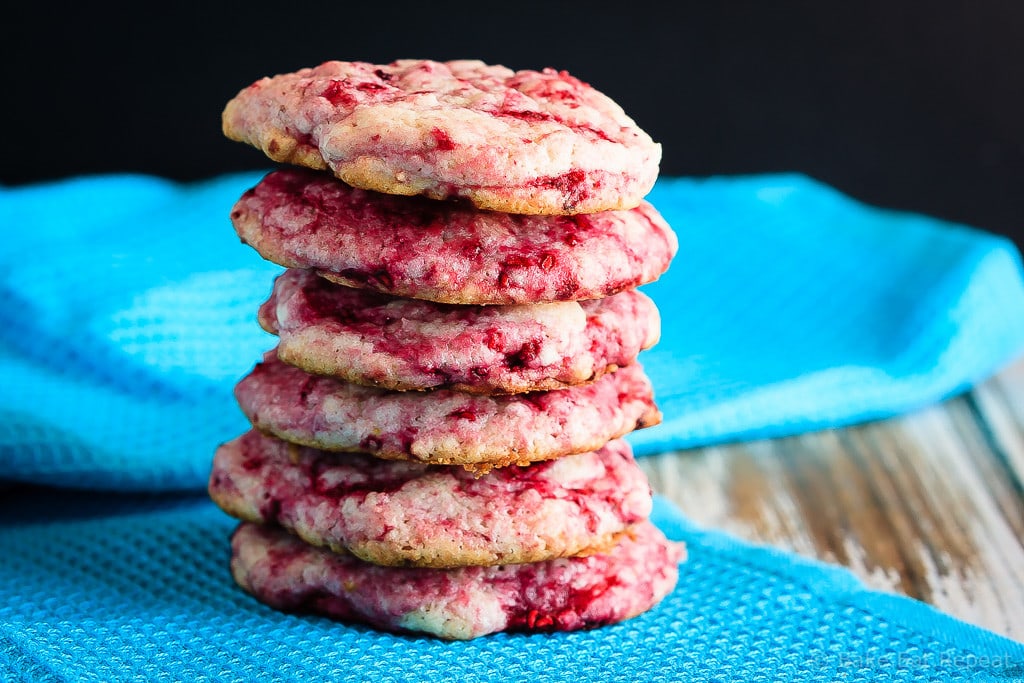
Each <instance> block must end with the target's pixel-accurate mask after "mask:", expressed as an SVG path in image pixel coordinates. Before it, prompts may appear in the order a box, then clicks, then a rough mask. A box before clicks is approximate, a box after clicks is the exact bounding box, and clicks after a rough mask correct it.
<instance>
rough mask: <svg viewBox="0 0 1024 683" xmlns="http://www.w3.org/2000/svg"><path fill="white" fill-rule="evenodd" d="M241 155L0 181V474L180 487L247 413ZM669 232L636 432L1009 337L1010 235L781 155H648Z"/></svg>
mask: <svg viewBox="0 0 1024 683" xmlns="http://www.w3.org/2000/svg"><path fill="white" fill-rule="evenodd" d="M260 176H261V174H259V173H243V174H236V175H229V176H224V177H219V178H215V179H211V180H208V181H206V182H199V183H191V184H178V183H173V182H170V181H168V180H164V179H159V178H154V177H148V176H138V175H119V176H101V177H88V178H77V179H71V180H66V181H60V182H54V183H48V184H40V185H33V186H28V187H18V188H0V230H2V234H3V239H2V240H0V378H2V380H3V388H2V391H0V480H4V479H7V480H11V481H17V482H33V483H45V484H49V485H55V486H67V487H79V488H94V489H106V490H120V491H174V490H198V489H201V488H203V487H204V486H205V482H206V477H207V474H208V472H209V466H210V460H211V457H212V452H213V449H214V447H215V446H216V444H218V443H219V442H221V441H225V440H227V439H229V438H232V437H233V436H235V435H237V434H239V433H240V432H242V431H243V430H244V429H245V428H246V422H245V420H244V419H243V418H242V415H241V413H240V412H239V411H238V409H237V407H236V406H235V404H234V401H233V399H232V396H231V390H232V387H233V385H234V383H235V382H236V381H237V380H238V379H239V378H240V377H241V376H242V375H244V374H245V373H246V372H247V371H248V370H249V369H250V368H251V367H252V365H253V364H254V363H255V362H256V360H257V359H258V358H260V356H261V355H262V352H263V351H264V350H266V349H268V348H270V347H271V346H273V343H274V338H273V337H271V336H270V335H267V334H265V333H264V332H262V331H261V330H260V329H259V327H258V326H257V324H256V321H255V315H256V308H257V307H258V305H259V304H260V303H261V302H262V301H263V300H264V299H265V298H266V296H267V294H268V293H269V291H270V287H271V282H272V280H273V277H274V276H275V275H276V274H277V273H279V272H280V270H281V269H280V268H279V267H277V266H274V265H272V264H269V263H267V262H265V261H263V260H261V259H260V258H259V256H258V255H256V253H255V252H254V251H252V250H251V249H250V248H248V247H246V246H244V245H241V244H239V241H238V238H237V237H236V236H235V233H234V231H233V230H232V229H231V226H230V223H229V221H228V213H229V212H230V209H231V206H232V204H233V203H234V201H235V200H236V199H237V198H238V197H239V195H241V193H242V192H243V191H244V190H245V189H247V188H248V187H250V186H251V185H253V184H255V183H256V182H257V181H258V179H259V178H260ZM649 199H650V200H651V201H652V202H653V203H654V204H655V206H657V207H658V208H659V209H660V210H661V212H662V213H663V214H664V215H665V217H666V218H667V219H668V221H669V222H670V223H671V224H672V225H673V227H674V228H675V229H676V232H677V233H678V235H679V241H680V248H679V255H678V256H677V257H676V259H675V261H674V262H673V265H672V267H671V268H670V270H669V272H668V273H667V274H666V275H665V276H663V277H662V278H661V280H659V281H658V282H656V283H654V284H652V285H649V286H647V287H646V288H645V290H646V291H647V292H648V293H650V294H651V296H653V297H654V299H655V301H656V302H657V304H658V306H659V308H660V309H661V313H662V318H663V331H662V340H661V342H660V344H659V345H658V346H656V347H655V348H654V349H652V350H650V351H647V352H645V353H644V354H643V355H642V360H643V363H644V365H645V366H646V368H647V370H648V372H649V374H650V375H651V377H652V378H653V380H654V384H655V389H656V392H657V395H658V401H659V404H660V406H661V408H662V410H663V412H664V414H665V421H664V423H663V424H662V425H660V426H658V427H655V428H652V429H648V430H643V431H640V432H636V433H634V434H632V435H631V436H630V439H631V441H632V443H633V445H634V446H635V448H636V450H637V452H638V453H640V454H645V453H653V452H657V451H663V450H670V449H676V448H684V447H689V446H697V445H701V444H707V443H712V442H717V441H724V440H735V439H746V438H754V437H766V436H780V435H784V434H791V433H795V432H799V431H803V430H809V429H816V428H821V427H828V426H837V425H842V424H848V423H852V422H855V421H860V420H865V419H871V418H878V417H884V416H887V415H893V414H896V413H900V412H903V411H907V410H912V409H914V408H917V407H919V406H922V405H925V404H927V403H930V402H933V401H937V400H939V399H941V398H944V397H946V396H949V395H951V394H953V393H954V392H957V391H959V390H962V389H965V388H967V387H969V386H970V385H972V384H973V383H975V382H977V381H979V380H981V379H983V378H984V377H986V376H987V375H989V374H991V373H992V372H993V371H995V370H996V369H998V368H999V367H1000V366H1002V365H1004V364H1005V363H1007V362H1008V361H1010V360H1011V359H1012V358H1013V357H1014V356H1016V355H1017V354H1019V353H1020V352H1021V351H1022V349H1024V285H1022V280H1021V265H1020V257H1019V255H1018V253H1017V251H1016V250H1015V248H1014V247H1013V245H1012V243H1010V242H1009V241H1007V240H1005V239H1003V238H999V237H996V236H993V235H990V234H987V233H984V232H981V231H977V230H972V229H970V228H966V227H962V226H957V225H951V224H948V223H944V222H941V221H938V220H935V219H931V218H926V217H923V216H918V215H912V214H907V213H899V212H894V211H887V210H882V209H878V208H874V207H870V206H866V205H864V204H862V203H859V202H857V201H854V200H852V199H850V198H848V197H846V196H844V195H843V194H841V193H839V192H837V191H836V190H834V189H832V188H830V187H828V186H825V185H823V184H821V183H819V182H816V181H814V180H811V179H809V178H806V177H804V176H799V175H766V176H753V177H742V178H713V179H707V180H694V179H681V178H675V179H673V178H666V179H662V180H660V181H659V182H658V184H657V186H656V187H655V189H654V191H653V192H652V193H651V195H650V197H649Z"/></svg>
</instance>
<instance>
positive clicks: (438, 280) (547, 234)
mask: <svg viewBox="0 0 1024 683" xmlns="http://www.w3.org/2000/svg"><path fill="white" fill-rule="evenodd" d="M231 221H232V224H233V225H234V227H235V230H236V232H237V233H238V235H239V236H240V237H241V239H242V240H243V241H244V242H246V243H247V244H249V245H250V246H252V247H253V248H254V249H256V251H257V252H259V253H260V255H261V256H263V257H264V258H266V259H268V260H270V261H273V262H274V263H278V264H281V265H283V266H288V267H290V268H309V269H313V270H317V271H319V272H320V274H321V275H323V276H324V277H326V278H328V279H330V280H332V281H334V282H338V283H340V284H343V285H347V286H349V287H358V288H364V289H371V290H374V291H378V292H383V293H386V294H392V295H395V296H402V297H410V298H416V299H429V300H431V301H439V302H445V303H457V304H523V303H538V302H550V301H570V300H578V299H597V298H601V297H605V296H609V295H611V294H614V293H616V292H619V291H622V290H624V289H630V288H633V287H637V286H640V285H642V284H645V283H648V282H651V281H653V280H655V279H657V278H658V277H659V276H660V275H661V274H662V273H664V272H665V270H666V269H667V268H668V265H669V262H670V261H671V260H672V258H673V256H674V255H675V253H676V250H677V248H678V241H677V239H676V235H675V233H673V232H672V229H671V228H670V227H669V226H668V224H667V223H666V222H665V221H664V219H662V217H661V216H660V214H658V212H657V211H656V210H655V209H654V207H652V206H651V205H650V204H648V203H646V202H643V203H641V205H640V206H638V207H637V208H635V209H632V210H629V211H605V212H601V213H597V214H589V215H578V216H523V215H515V214H505V213H497V212H493V211H478V210H475V209H473V208H472V207H470V206H466V205H465V204H457V203H453V202H437V201H431V200H428V199H422V198H409V197H395V196H390V195H383V194H380V193H376V192H367V191H365V190H358V189H354V188H351V187H349V186H347V185H345V184H344V183H341V182H339V181H337V180H335V179H333V178H331V177H330V176H326V175H324V174H321V173H315V172H312V171H305V170H303V169H282V170H278V171H273V172H271V173H270V174H268V175H267V176H266V177H265V178H264V179H263V180H262V181H260V183H258V184H257V185H256V186H255V187H254V188H252V189H251V190H249V191H248V192H246V193H245V194H244V195H243V196H242V197H241V199H239V200H238V202H237V203H236V204H235V206H234V208H233V209H232V212H231Z"/></svg>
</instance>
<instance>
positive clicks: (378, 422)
mask: <svg viewBox="0 0 1024 683" xmlns="http://www.w3.org/2000/svg"><path fill="white" fill-rule="evenodd" d="M235 396H236V398H237V399H238V403H239V405H240V406H241V408H242V412H244V413H245V415H246V417H248V418H249V421H250V422H252V424H253V426H255V427H256V428H257V429H260V430H261V431H263V432H266V433H268V434H272V435H274V436H276V437H278V438H281V439H284V440H285V441H290V442H292V443H298V444H302V445H305V446H311V447H314V448H320V449H324V450H329V451H359V452H365V453H370V454H371V455H375V456H377V457H378V458H386V459H390V460H415V461H419V462H425V463H430V464H434V465H462V466H464V467H468V468H471V469H473V470H474V471H477V472H481V471H482V472H486V471H487V470H489V469H490V468H491V467H502V466H505V465H510V464H517V465H526V464H529V463H531V462H535V461H538V460H549V459H551V458H557V457H559V456H562V455H569V454H571V453H583V452H585V451H592V450H596V449H598V448H600V447H601V446H602V445H603V444H604V443H605V442H607V441H609V440H611V439H615V438H618V437H620V436H622V435H624V434H626V433H628V432H631V431H633V430H634V429H640V428H643V427H649V426H652V425H655V424H658V423H659V422H660V421H661V413H660V412H659V411H658V409H657V407H656V406H655V405H654V396H653V390H652V389H651V383H650V381H649V380H648V379H647V376H646V375H644V372H643V369H642V368H641V367H640V366H639V365H638V364H635V363H634V364H633V365H627V366H626V367H624V368H621V369H620V370H617V371H616V372H613V373H610V374H607V375H604V376H603V377H601V378H600V379H598V380H597V381H596V382H592V383H590V384H585V385H582V386H579V387H571V388H569V389H561V390H559V391H547V392H536V393H531V394H512V395H504V396H481V395H473V394H467V393H464V392H459V391H450V390H447V389H438V390H435V391H427V392H396V391H387V390H384V389H377V388H374V387H364V386H360V385H358V384H351V383H349V382H342V381H340V380H336V379H332V378H330V377H318V376H316V375H310V374H308V373H306V372H305V371H303V370H300V369H299V368H296V367H293V366H291V365H288V364H286V363H282V362H281V361H280V360H279V359H278V358H277V355H276V354H275V353H274V352H273V351H270V352H268V353H267V355H266V356H265V357H264V359H263V362H262V363H260V364H258V365H257V366H256V367H255V369H253V371H252V372H251V373H250V374H249V375H248V376H246V377H245V378H244V379H242V381H241V382H239V383H238V386H237V387H235Z"/></svg>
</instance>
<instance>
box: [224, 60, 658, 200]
mask: <svg viewBox="0 0 1024 683" xmlns="http://www.w3.org/2000/svg"><path fill="white" fill-rule="evenodd" d="M222 123H223V129H224V133H225V135H227V136H228V137H229V138H231V139H233V140H238V141H240V142H245V143H248V144H251V145H253V146H255V147H258V148H259V149H262V150H263V151H264V152H265V153H266V154H267V155H268V156H269V157H270V158H271V159H273V160H275V161H281V162H288V163H293V164H299V165H302V166H308V167H309V168H313V169H318V170H330V171H331V172H332V173H333V174H334V175H335V176H337V177H338V178H340V179H341V180H343V181H345V182H346V183H348V184H349V185H352V186H354V187H359V188H363V189H367V190H376V191H378V192H385V193H388V194H399V195H425V196H427V197H430V198H431V199H447V198H464V199H467V200H469V201H470V202H471V203H472V204H473V205H475V206H476V207H477V208H481V209H490V210H494V211H502V212H507V213H524V214H574V213H593V212H596V211H606V210H609V209H628V208H632V207H635V206H637V205H638V204H639V203H640V200H641V199H642V198H643V197H644V195H646V194H647V193H648V192H649V191H650V189H651V187H652V186H653V185H654V181H655V178H656V177H657V175H658V164H659V163H660V161H661V146H660V145H658V144H657V143H655V142H654V141H653V140H651V138H650V136H649V135H647V134H646V133H645V132H643V131H642V130H641V129H640V128H639V127H638V126H637V125H636V123H635V122H634V121H633V120H632V119H630V118H629V117H628V116H627V115H626V114H625V113H624V112H623V111H622V108H621V107H620V106H619V105H617V104H616V103H615V102H614V101H612V100H611V99H610V98H609V97H607V96H606V95H604V94H602V93H601V92H599V91H597V90H596V89H594V88H593V87H591V86H590V85H588V84H586V83H584V82H582V81H580V80H578V79H576V78H574V77H573V76H571V75H569V74H568V73H566V72H564V71H555V70H554V69H544V70H543V71H530V70H524V71H512V70H510V69H507V68H505V67H503V66H490V65H487V64H484V63H483V62H480V61H475V60H461V61H452V62H435V61H430V60H412V59H405V60H399V61H396V62H393V63H391V64H383V65H377V64H367V63H365V62H339V61H332V62H326V63H324V64H321V65H319V66H317V67H314V68H310V69H302V70H300V71H297V72H295V73H289V74H281V75H277V76H274V77H272V78H263V79H260V80H258V81H256V82H255V83H253V84H252V85H250V86H249V87H247V88H245V89H243V90H242V91H241V92H239V93H238V95H237V96H235V97H234V98H233V99H232V100H231V101H230V102H228V104H227V106H226V107H225V109H224V113H223V116H222Z"/></svg>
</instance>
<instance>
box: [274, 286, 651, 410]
mask: <svg viewBox="0 0 1024 683" xmlns="http://www.w3.org/2000/svg"><path fill="white" fill-rule="evenodd" d="M259 321H260V325H262V326H263V328H264V329H265V330H267V331H268V332H271V333H273V334H277V335H279V336H280V343H279V344H278V347H277V354H278V357H279V358H280V359H281V360H283V361H284V362H286V363H288V364H289V365H294V366H296V367H300V368H302V369H303V370H306V371H307V372H310V373H312V374H314V375H326V376H331V377H336V378H338V379H343V380H345V381H348V382H353V383H356V384H363V385H367V386H379V387H383V388H386V389H392V390H399V391H404V390H422V389H434V388H449V389H456V390H458V391H465V392H470V393H484V394H491V393H508V394H511V393H524V392H530V391H546V390H550V389H562V388H565V387H568V386H573V385H577V384H583V383H585V382H589V381H591V380H594V379H596V378H598V377H600V376H601V375H603V374H605V373H606V372H609V371H613V370H615V369H616V368H617V367H621V366H625V365H628V364H630V363H632V362H633V361H634V360H635V359H636V357H637V355H638V354H639V353H640V351H641V350H642V349H646V348H649V347H651V346H653V345H654V344H655V343H656V342H657V341H658V336H659V334H660V331H661V319H660V317H659V315H658V309H657V308H656V307H655V305H654V302H653V301H651V299H650V298H648V297H647V296H645V295H644V294H642V293H640V292H638V291H636V290H627V291H625V292H620V293H618V294H615V295H614V296H610V297H607V298H605V299H595V300H589V301H582V302H573V301H567V302H561V303H553V304H535V305H523V306H458V305H453V304H439V303H434V302H430V301H422V300H418V299H399V298H395V297H389V296H384V295H381V294H375V293H372V292H367V291H364V290H358V289H352V288H350V287H342V286H339V285H335V284H332V283H330V282H328V281H326V280H324V279H323V278H321V277H317V276H316V275H315V274H314V273H311V272H309V271H302V270H288V271H285V272H284V273H282V274H281V275H280V276H279V277H278V278H277V280H276V281H275V282H274V292H273V294H272V295H271V297H270V299H269V300H267V301H266V302H265V303H264V304H263V305H262V306H261V307H260V311H259Z"/></svg>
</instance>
